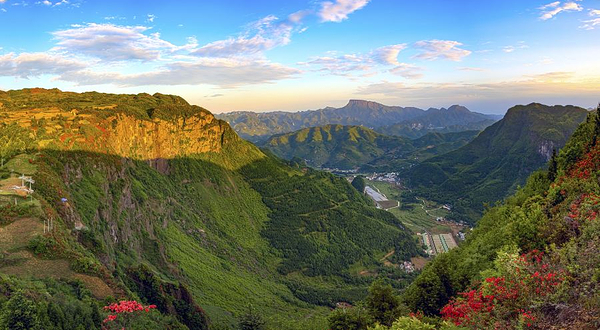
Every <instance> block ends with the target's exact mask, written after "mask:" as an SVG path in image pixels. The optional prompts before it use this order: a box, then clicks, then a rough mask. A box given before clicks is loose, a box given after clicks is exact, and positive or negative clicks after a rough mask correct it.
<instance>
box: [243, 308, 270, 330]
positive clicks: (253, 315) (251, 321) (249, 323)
mask: <svg viewBox="0 0 600 330" xmlns="http://www.w3.org/2000/svg"><path fill="white" fill-rule="evenodd" d="M239 329H240V330H264V329H266V328H265V320H264V319H263V318H262V316H261V315H260V314H258V313H257V312H256V310H254V307H252V305H248V311H247V312H246V313H245V314H244V315H242V316H241V317H240V319H239Z"/></svg>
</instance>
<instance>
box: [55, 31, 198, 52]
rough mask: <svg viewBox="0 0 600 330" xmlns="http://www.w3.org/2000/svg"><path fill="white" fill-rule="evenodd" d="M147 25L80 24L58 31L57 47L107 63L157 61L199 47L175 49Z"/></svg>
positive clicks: (186, 46) (56, 33)
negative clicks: (166, 55) (148, 32)
mask: <svg viewBox="0 0 600 330" xmlns="http://www.w3.org/2000/svg"><path fill="white" fill-rule="evenodd" d="M148 30H150V28H148V27H145V26H118V25H114V24H95V23H90V24H87V25H83V26H81V25H76V26H74V27H73V28H71V29H68V30H61V31H57V32H54V33H53V35H54V38H55V39H56V40H57V41H58V42H57V46H58V47H57V48H56V49H59V50H61V51H67V52H69V53H75V54H82V55H87V56H91V57H96V58H100V59H102V60H105V61H124V60H143V61H150V60H156V59H158V58H159V57H160V55H161V53H162V52H167V53H171V52H174V51H177V50H180V49H185V48H190V47H191V46H195V45H194V44H193V40H191V42H192V44H188V45H184V46H180V47H178V46H175V45H173V44H171V43H170V42H168V41H165V40H162V39H161V38H160V34H158V33H152V34H149V35H146V34H144V32H146V31H148Z"/></svg>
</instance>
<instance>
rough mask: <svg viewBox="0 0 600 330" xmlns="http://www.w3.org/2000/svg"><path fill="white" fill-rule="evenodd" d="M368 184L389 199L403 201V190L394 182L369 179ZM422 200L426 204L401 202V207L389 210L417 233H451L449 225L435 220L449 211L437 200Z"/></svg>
mask: <svg viewBox="0 0 600 330" xmlns="http://www.w3.org/2000/svg"><path fill="white" fill-rule="evenodd" d="M367 184H368V185H370V186H373V187H376V188H377V189H379V191H381V192H382V193H383V194H385V195H386V196H387V198H388V199H390V200H400V201H401V194H402V193H403V192H402V190H400V189H399V188H396V187H395V186H394V185H393V184H391V183H388V182H381V181H367ZM421 201H424V204H423V203H422V202H421V203H409V204H403V203H402V202H400V207H398V208H394V209H390V210H389V212H390V213H392V214H393V215H394V216H396V218H398V220H400V221H402V223H403V224H404V225H406V226H407V227H408V228H409V229H410V230H411V231H413V232H415V233H418V232H423V231H429V232H431V233H434V234H442V233H450V232H451V229H450V227H449V226H447V225H443V224H440V223H439V222H437V221H436V220H435V219H436V217H446V216H447V215H448V211H447V210H445V209H442V208H441V205H439V204H437V203H435V202H432V201H428V200H423V199H421ZM426 210H427V212H426Z"/></svg>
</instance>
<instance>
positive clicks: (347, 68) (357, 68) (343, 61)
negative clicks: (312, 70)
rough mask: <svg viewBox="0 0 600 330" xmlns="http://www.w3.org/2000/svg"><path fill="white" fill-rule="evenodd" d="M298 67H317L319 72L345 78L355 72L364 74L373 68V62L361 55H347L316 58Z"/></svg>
mask: <svg viewBox="0 0 600 330" xmlns="http://www.w3.org/2000/svg"><path fill="white" fill-rule="evenodd" d="M298 64H300V65H309V66H317V67H319V71H325V72H328V73H330V74H334V75H340V76H347V75H349V74H351V73H355V72H366V71H370V70H372V69H373V68H374V66H373V61H372V60H370V59H369V58H367V57H364V56H362V55H355V54H347V55H341V56H317V57H314V58H312V59H311V60H310V61H308V62H305V63H298Z"/></svg>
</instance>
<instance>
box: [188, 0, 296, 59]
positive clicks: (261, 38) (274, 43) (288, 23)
mask: <svg viewBox="0 0 600 330" xmlns="http://www.w3.org/2000/svg"><path fill="white" fill-rule="evenodd" d="M306 14H307V12H304V11H299V12H295V13H293V14H291V15H289V16H288V17H287V19H283V20H281V19H279V18H277V17H276V16H274V15H269V16H267V17H265V18H263V19H260V20H258V21H256V22H254V23H252V24H250V25H249V26H248V28H247V30H246V31H245V32H244V33H243V34H242V35H241V36H238V37H236V38H228V39H225V40H219V41H215V42H211V43H209V44H207V45H204V46H202V47H200V48H199V49H197V50H195V51H194V52H193V53H192V54H193V55H197V56H205V57H233V56H248V55H254V54H261V53H262V52H264V51H266V50H270V49H273V48H275V47H278V46H283V45H287V44H288V43H290V40H291V36H292V33H293V32H294V31H295V30H297V28H298V27H299V26H300V24H301V22H302V19H303V18H304V16H306Z"/></svg>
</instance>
